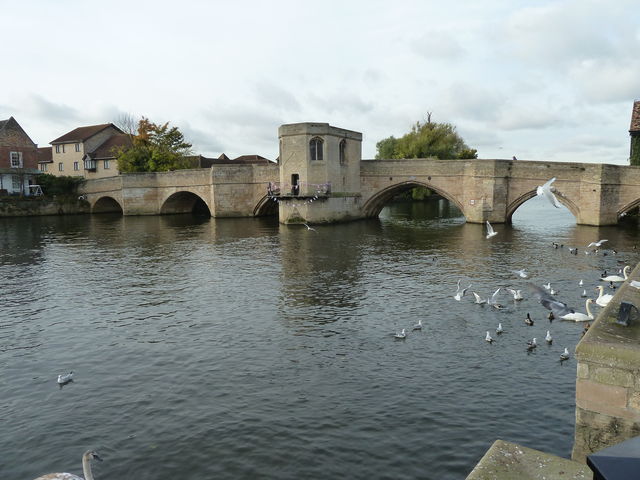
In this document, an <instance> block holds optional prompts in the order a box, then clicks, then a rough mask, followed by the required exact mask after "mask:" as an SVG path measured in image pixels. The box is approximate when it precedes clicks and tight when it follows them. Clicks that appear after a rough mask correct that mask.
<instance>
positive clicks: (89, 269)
mask: <svg viewBox="0 0 640 480" xmlns="http://www.w3.org/2000/svg"><path fill="white" fill-rule="evenodd" d="M0 221H1V223H2V224H1V225H0V241H1V242H2V244H1V245H2V251H1V252H0V275H1V278H3V280H5V283H4V286H3V292H2V295H1V296H0V311H2V312H3V315H2V317H0V373H1V374H2V378H3V379H5V380H6V381H5V382H3V395H2V397H1V400H0V409H1V410H0V418H2V419H9V418H10V419H11V422H3V433H4V435H3V436H2V437H1V438H0V451H2V452H3V453H2V460H3V461H2V465H1V466H0V469H2V477H3V478H35V477H37V476H38V475H39V474H42V473H43V472H47V471H51V468H52V466H53V464H52V461H54V460H55V459H58V460H59V461H60V463H61V464H64V465H75V464H76V463H77V458H78V456H79V454H81V453H82V452H83V451H84V450H86V449H87V448H96V449H98V450H100V451H101V453H103V454H104V457H105V461H104V462H102V463H101V464H99V465H96V467H95V474H96V477H97V478H137V479H154V480H157V479H165V478H167V479H168V478H176V477H180V476H184V472H185V471H187V472H189V474H188V475H189V477H190V478H191V477H193V478H247V479H248V478H278V479H281V478H291V479H294V478H295V479H298V478H309V479H313V478H317V479H324V478H336V477H346V478H398V479H403V478H406V479H409V478H463V477H464V476H465V475H466V474H467V473H468V472H469V471H470V470H471V468H472V467H473V465H474V464H475V463H476V462H477V461H478V460H479V458H480V457H481V456H482V455H483V454H484V452H485V451H486V450H487V448H488V447H489V446H490V445H491V443H492V442H493V441H494V440H495V439H496V438H504V439H507V440H511V441H515V442H519V443H522V444H524V445H526V446H529V447H532V448H537V449H540V450H545V451H549V452H551V453H555V454H558V455H562V456H568V455H569V453H570V449H571V445H572V437H573V421H574V420H573V418H574V405H573V401H574V385H575V362H573V361H572V360H569V361H568V362H565V363H564V364H560V362H559V361H558V358H559V354H560V352H562V350H563V349H564V347H568V348H569V350H570V351H572V350H573V348H574V347H575V345H576V343H577V341H578V340H579V338H580V332H581V331H582V326H581V325H576V324H573V323H569V322H557V321H556V322H553V323H552V324H550V323H549V322H548V320H546V311H544V309H542V307H541V306H540V305H539V304H538V303H537V302H536V301H535V300H533V299H530V298H525V300H523V301H521V302H514V301H511V300H510V299H509V298H508V296H506V295H505V296H503V297H502V298H500V300H501V301H502V302H503V303H505V305H506V307H507V308H505V309H504V310H501V311H497V310H494V309H491V308H487V307H484V308H483V307H481V306H478V305H475V304H473V302H472V300H471V298H470V297H464V298H463V299H462V301H460V302H456V301H455V300H453V298H452V297H453V294H454V293H455V285H456V281H457V280H458V279H461V280H462V281H463V282H464V283H465V284H466V283H467V282H468V283H471V284H472V290H476V291H477V292H478V293H480V294H481V295H482V296H484V297H486V296H488V295H489V294H490V293H492V292H493V291H494V290H495V289H496V288H497V287H498V286H501V287H507V286H509V287H515V288H523V287H524V286H525V284H524V283H523V282H522V281H521V280H519V279H518V278H517V277H516V276H515V275H513V273H512V272H511V271H512V270H518V269H521V268H526V269H527V270H528V271H529V272H530V273H531V275H532V277H531V281H532V282H534V283H536V284H539V285H541V284H543V283H546V282H548V281H551V282H552V283H553V284H554V287H555V288H557V289H559V290H560V292H561V297H560V298H561V299H562V300H563V301H566V302H568V303H570V304H571V305H573V306H575V307H578V308H580V307H581V306H583V305H584V299H582V298H581V297H580V293H581V291H582V288H579V287H578V286H577V283H578V281H579V280H580V279H583V280H584V282H585V284H586V286H587V288H589V287H593V286H595V285H596V284H597V283H598V282H599V281H598V275H599V273H600V272H601V271H602V270H604V269H607V270H608V271H611V272H614V271H616V270H617V268H619V266H620V265H621V264H622V263H629V264H631V265H635V263H636V262H637V260H638V254H637V250H635V249H634V245H635V242H636V238H637V224H635V223H631V224H629V225H624V226H620V227H603V228H595V227H583V226H578V225H575V219H574V218H573V217H572V216H571V214H570V213H569V212H568V211H567V210H566V209H559V210H556V209H553V208H549V205H545V204H544V203H539V202H537V199H536V198H534V199H532V200H530V201H529V202H526V203H525V204H524V205H523V206H521V207H520V208H519V209H518V211H517V212H516V213H515V214H514V216H513V224H512V225H495V228H496V230H497V231H498V235H496V236H495V237H494V238H492V239H491V240H490V241H487V240H486V239H485V232H484V226H483V225H475V224H467V223H465V222H464V218H463V217H462V216H461V215H460V213H459V212H458V211H457V210H456V209H455V208H453V207H451V206H450V205H449V204H448V202H446V201H444V200H440V201H437V202H427V203H398V204H393V205H390V206H388V207H387V208H385V209H384V210H383V212H382V213H381V215H380V218H379V219H376V220H366V221H359V222H353V223H348V224H341V225H319V226H317V227H316V230H317V231H316V232H312V231H308V230H307V229H306V228H304V226H298V225H280V224H279V223H278V222H277V220H276V219H274V218H257V219H219V220H215V219H210V218H203V217H197V216H192V215H172V216H162V217H122V216H111V215H100V216H78V217H48V218H44V217H43V218H34V219H2V220H0ZM600 238H607V239H609V244H610V248H615V249H616V250H617V252H618V253H617V254H615V255H614V254H613V252H611V251H609V255H607V256H603V255H597V256H596V255H584V254H583V253H581V254H580V255H579V256H575V255H571V254H570V253H569V251H568V248H567V247H568V246H579V247H580V248H581V250H583V249H584V247H585V246H586V245H587V244H588V243H589V242H591V241H594V240H598V239H600ZM552 241H556V242H558V243H561V244H563V245H564V248H559V249H557V250H556V249H553V248H552V247H551V242H552ZM620 262H622V263H620ZM528 312H530V313H531V315H532V317H533V318H535V320H537V321H536V324H535V325H534V326H533V327H526V326H525V325H524V322H523V319H524V317H525V316H526V313H528ZM418 320H422V323H423V325H424V326H423V330H422V331H419V332H411V333H410V335H409V337H408V338H407V340H406V341H404V342H394V340H393V337H392V334H393V333H394V332H395V331H397V330H400V329H402V328H411V326H412V325H414V324H415V323H417V321H418ZM498 322H500V323H502V325H503V327H504V329H505V333H504V334H503V335H501V336H500V338H499V339H496V341H495V342H494V343H493V344H491V345H489V344H488V343H487V342H485V341H484V337H485V332H486V331H487V330H490V331H493V330H494V329H495V327H496V326H497V324H498ZM547 329H551V333H552V335H553V337H554V342H553V345H552V346H547V345H540V346H539V347H538V348H537V349H536V351H534V352H531V353H527V351H526V342H527V340H530V339H531V338H532V337H533V336H537V337H538V340H540V339H542V338H544V335H545V333H546V330H547ZM71 370H73V371H74V382H73V383H72V384H69V385H67V386H65V388H64V389H62V390H60V389H59V388H58V387H57V384H56V377H57V375H58V374H59V373H61V372H65V371H71ZM7 379H11V381H8V380H7ZM549 392H553V395H550V394H549ZM495 412H499V415H497V414H495ZM61 418H63V419H64V422H61V421H60V419H61ZM461 446H462V447H463V448H461ZM33 450H38V451H39V452H40V454H39V455H38V456H37V457H36V458H33V456H30V457H29V458H28V459H27V457H26V456H25V453H24V452H28V451H33ZM212 458H213V459H215V461H211V459H212ZM52 459H53V460H52ZM56 461H57V460H56ZM425 465H428V469H427V468H426V467H425ZM78 470H79V469H78ZM76 473H80V472H79V471H78V472H76Z"/></svg>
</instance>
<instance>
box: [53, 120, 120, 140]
mask: <svg viewBox="0 0 640 480" xmlns="http://www.w3.org/2000/svg"><path fill="white" fill-rule="evenodd" d="M109 127H113V128H115V129H116V130H117V131H118V132H120V133H124V132H123V131H122V130H120V129H119V128H118V127H116V126H115V125H114V124H113V123H102V124H100V125H89V126H88V127H78V128H76V129H73V130H71V131H70V132H69V133H65V134H64V135H62V136H61V137H58V138H56V139H55V140H52V141H51V142H49V143H51V145H55V144H56V143H74V142H84V141H85V140H87V139H88V138H91V137H93V136H94V135H95V134H96V133H100V132H101V131H102V130H104V129H105V128H109Z"/></svg>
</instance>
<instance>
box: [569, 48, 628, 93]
mask: <svg viewBox="0 0 640 480" xmlns="http://www.w3.org/2000/svg"><path fill="white" fill-rule="evenodd" d="M639 47H640V45H639ZM637 50H638V49H637V48H634V52H637ZM570 75H571V78H572V80H573V81H574V82H575V84H576V85H578V86H579V87H580V89H581V91H582V93H583V94H584V96H585V98H586V100H587V101H593V102H620V101H625V100H626V101H628V100H629V99H632V98H635V97H637V96H638V94H639V92H640V59H638V58H617V59H615V58H611V59H597V60H587V61H583V62H580V64H578V65H576V66H575V67H574V68H573V69H572V70H571V73H570Z"/></svg>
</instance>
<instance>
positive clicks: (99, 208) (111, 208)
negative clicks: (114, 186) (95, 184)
mask: <svg viewBox="0 0 640 480" xmlns="http://www.w3.org/2000/svg"><path fill="white" fill-rule="evenodd" d="M91 213H119V214H121V215H122V214H123V213H124V212H123V209H122V205H120V204H119V203H118V201H117V200H116V199H115V198H113V197H108V196H104V197H100V198H99V199H98V200H96V202H95V203H94V204H93V206H92V207H91Z"/></svg>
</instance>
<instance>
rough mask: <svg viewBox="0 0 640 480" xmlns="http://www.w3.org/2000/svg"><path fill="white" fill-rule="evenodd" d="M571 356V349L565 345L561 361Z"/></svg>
mask: <svg viewBox="0 0 640 480" xmlns="http://www.w3.org/2000/svg"><path fill="white" fill-rule="evenodd" d="M569 357H570V355H569V349H568V348H567V347H564V352H562V353H561V354H560V361H562V360H569Z"/></svg>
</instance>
